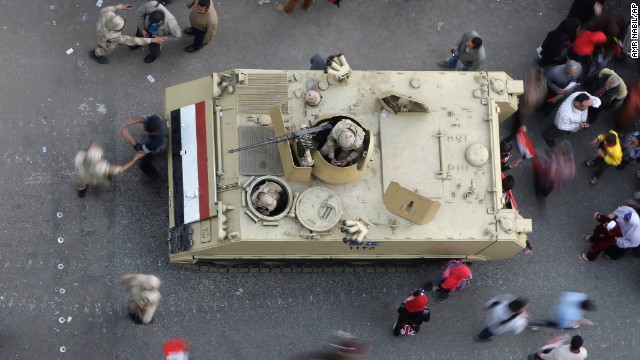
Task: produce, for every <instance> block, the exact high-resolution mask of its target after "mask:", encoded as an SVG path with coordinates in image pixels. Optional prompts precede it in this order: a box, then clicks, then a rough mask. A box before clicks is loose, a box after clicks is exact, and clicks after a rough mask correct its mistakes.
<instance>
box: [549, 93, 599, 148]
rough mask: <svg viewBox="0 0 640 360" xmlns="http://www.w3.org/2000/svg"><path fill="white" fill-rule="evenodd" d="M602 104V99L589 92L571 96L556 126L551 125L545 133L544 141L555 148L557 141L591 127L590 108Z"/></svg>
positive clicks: (560, 112) (558, 114) (563, 107)
mask: <svg viewBox="0 0 640 360" xmlns="http://www.w3.org/2000/svg"><path fill="white" fill-rule="evenodd" d="M600 104H601V102H600V99H598V98H597V97H595V96H591V95H589V93H587V92H584V91H583V92H576V93H573V94H571V95H570V96H569V97H568V98H567V99H566V100H565V101H564V102H562V105H560V108H559V109H558V112H557V113H556V118H555V120H554V124H553V125H550V126H549V127H548V128H547V129H546V130H545V131H544V132H543V133H542V137H544V141H546V142H547V145H549V146H550V147H555V146H556V142H555V139H556V138H558V137H561V136H564V135H568V134H571V133H574V132H577V131H578V130H581V129H586V128H588V127H589V123H588V122H587V118H588V117H589V107H594V108H597V107H599V106H600Z"/></svg>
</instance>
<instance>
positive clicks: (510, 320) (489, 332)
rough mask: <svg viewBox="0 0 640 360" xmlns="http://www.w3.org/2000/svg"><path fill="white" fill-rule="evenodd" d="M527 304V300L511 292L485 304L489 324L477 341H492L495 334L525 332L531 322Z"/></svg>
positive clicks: (477, 337) (487, 323)
mask: <svg viewBox="0 0 640 360" xmlns="http://www.w3.org/2000/svg"><path fill="white" fill-rule="evenodd" d="M527 306H528V304H527V300H525V299H522V298H517V297H515V296H513V295H511V294H504V295H498V296H496V297H494V298H493V299H491V300H489V301H488V302H487V303H486V304H485V306H484V307H485V309H486V310H488V311H489V313H488V314H487V319H486V325H487V326H486V327H485V328H484V329H483V330H482V331H481V332H480V334H478V336H476V338H475V339H476V341H491V338H492V337H493V336H495V335H502V334H505V333H508V332H513V333H515V334H520V333H521V332H523V331H524V329H526V327H527V323H528V322H529V313H527V311H526V309H527Z"/></svg>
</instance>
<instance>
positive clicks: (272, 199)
mask: <svg viewBox="0 0 640 360" xmlns="http://www.w3.org/2000/svg"><path fill="white" fill-rule="evenodd" d="M281 192H282V186H280V185H278V184H276V183H274V182H271V181H267V182H266V183H264V184H262V185H261V186H260V187H259V188H258V189H257V190H256V191H255V192H254V193H253V195H251V205H253V207H254V209H256V210H257V211H259V212H260V213H261V214H262V215H265V216H268V215H269V213H270V212H272V211H273V210H275V209H276V207H277V206H278V200H280V193H281Z"/></svg>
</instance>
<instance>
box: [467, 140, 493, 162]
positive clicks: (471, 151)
mask: <svg viewBox="0 0 640 360" xmlns="http://www.w3.org/2000/svg"><path fill="white" fill-rule="evenodd" d="M464 157H465V158H466V159H467V162H468V163H469V164H471V165H473V166H477V167H480V166H482V165H484V164H486V163H487V160H489V150H487V148H486V147H485V146H484V145H482V144H472V145H469V147H468V148H467V150H466V151H465V152H464Z"/></svg>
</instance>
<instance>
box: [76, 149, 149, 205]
mask: <svg viewBox="0 0 640 360" xmlns="http://www.w3.org/2000/svg"><path fill="white" fill-rule="evenodd" d="M103 155H104V151H103V150H102V148H101V147H100V146H98V144H96V143H95V142H92V143H91V144H90V145H89V147H88V148H87V149H86V150H80V151H79V152H78V154H77V155H76V159H75V161H74V164H75V167H76V173H77V174H78V180H77V181H76V189H77V190H78V196H79V197H83V196H84V194H85V192H86V191H87V186H88V185H103V186H111V177H112V176H114V175H117V174H122V173H123V172H125V171H127V170H128V169H129V168H130V167H131V166H133V164H135V162H136V161H138V160H139V159H140V158H142V157H143V156H144V154H136V155H135V156H134V157H133V159H131V161H129V162H128V163H126V164H124V165H122V166H118V165H112V164H110V163H109V162H107V160H105V159H104V157H103Z"/></svg>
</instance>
